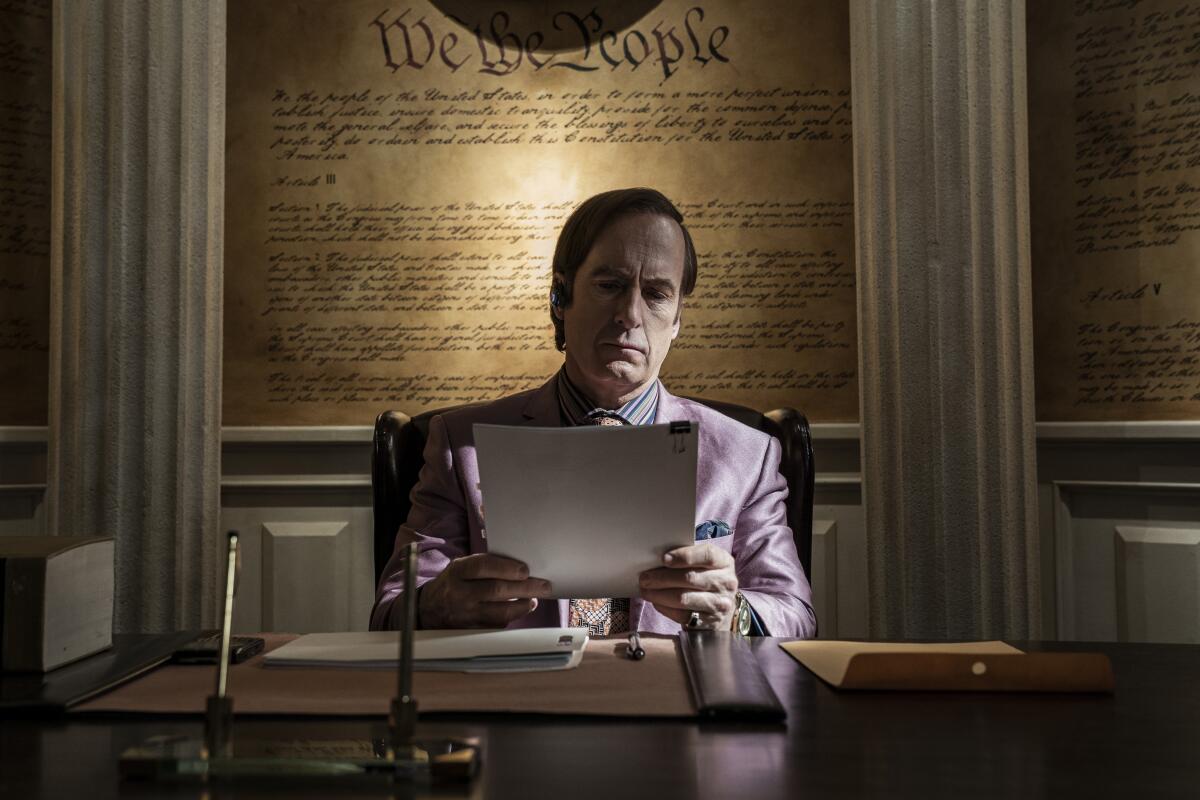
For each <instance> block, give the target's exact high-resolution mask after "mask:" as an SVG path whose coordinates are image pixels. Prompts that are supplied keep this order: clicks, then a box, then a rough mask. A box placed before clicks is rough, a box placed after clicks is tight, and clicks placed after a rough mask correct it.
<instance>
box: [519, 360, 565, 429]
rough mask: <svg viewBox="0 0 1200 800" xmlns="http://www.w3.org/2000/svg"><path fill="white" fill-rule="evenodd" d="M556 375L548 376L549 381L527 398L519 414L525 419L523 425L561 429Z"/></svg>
mask: <svg viewBox="0 0 1200 800" xmlns="http://www.w3.org/2000/svg"><path fill="white" fill-rule="evenodd" d="M557 381H558V373H555V374H554V375H552V376H550V380H548V381H546V382H545V383H543V384H542V386H541V388H540V389H538V390H537V391H535V392H534V393H533V394H531V395H530V396H529V400H528V401H526V403H525V408H523V409H521V414H522V416H523V417H524V418H525V421H524V423H522V424H524V425H535V426H538V427H542V428H561V427H562V414H561V413H560V412H559V410H558V389H557Z"/></svg>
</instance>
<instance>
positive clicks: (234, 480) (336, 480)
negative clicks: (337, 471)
mask: <svg viewBox="0 0 1200 800" xmlns="http://www.w3.org/2000/svg"><path fill="white" fill-rule="evenodd" d="M370 488H371V476H370V475H365V474H364V475H316V476H314V475H277V476H261V475H254V476H250V477H241V476H236V477H230V476H227V477H224V478H222V479H221V491H222V492H229V491H234V492H256V491H343V490H346V489H370Z"/></svg>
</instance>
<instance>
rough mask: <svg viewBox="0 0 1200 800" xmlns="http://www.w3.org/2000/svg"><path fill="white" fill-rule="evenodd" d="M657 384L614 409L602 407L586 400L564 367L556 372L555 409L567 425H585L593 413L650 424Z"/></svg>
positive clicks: (639, 423) (654, 414)
mask: <svg viewBox="0 0 1200 800" xmlns="http://www.w3.org/2000/svg"><path fill="white" fill-rule="evenodd" d="M659 385H660V384H659V381H657V380H655V381H654V382H653V383H651V384H650V385H649V386H647V387H646V389H645V390H644V391H643V392H642V393H641V394H639V395H638V396H637V397H635V398H633V399H632V400H630V401H629V402H628V403H625V404H624V405H623V406H621V407H620V408H618V409H615V410H614V409H602V408H600V407H599V406H597V405H596V404H595V403H593V402H592V401H591V400H589V399H588V397H587V396H586V395H585V394H584V393H583V392H582V391H580V390H579V387H577V386H576V385H575V384H574V383H573V382H572V381H571V379H570V377H568V376H567V368H566V367H565V366H564V367H563V368H562V369H560V370H559V371H558V380H557V382H556V387H555V388H556V390H557V393H558V408H559V411H561V412H562V417H563V422H564V423H565V424H567V425H587V424H588V417H589V416H591V415H592V414H593V413H595V412H604V413H605V414H607V415H608V416H617V417H620V419H621V421H622V422H624V423H625V424H627V425H652V424H654V418H655V417H656V416H657V414H658V387H659Z"/></svg>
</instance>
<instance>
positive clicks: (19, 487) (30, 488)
mask: <svg viewBox="0 0 1200 800" xmlns="http://www.w3.org/2000/svg"><path fill="white" fill-rule="evenodd" d="M44 491H46V484H44V483H0V494H34V493H35V492H44Z"/></svg>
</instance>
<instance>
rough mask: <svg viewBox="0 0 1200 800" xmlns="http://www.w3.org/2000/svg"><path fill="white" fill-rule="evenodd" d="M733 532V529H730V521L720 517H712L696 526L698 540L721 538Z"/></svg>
mask: <svg viewBox="0 0 1200 800" xmlns="http://www.w3.org/2000/svg"><path fill="white" fill-rule="evenodd" d="M731 533H733V531H732V530H730V528H729V523H728V522H724V521H723V520H719V519H710V520H707V521H706V522H701V523H700V524H699V525H697V526H696V541H697V542H699V541H702V540H704V539H720V538H721V537H722V536H729V535H730V534H731Z"/></svg>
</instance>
